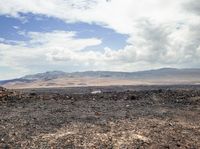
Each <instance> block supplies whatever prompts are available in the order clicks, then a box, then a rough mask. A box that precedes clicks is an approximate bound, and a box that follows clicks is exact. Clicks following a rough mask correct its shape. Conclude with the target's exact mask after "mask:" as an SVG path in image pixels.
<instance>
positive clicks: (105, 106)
mask: <svg viewBox="0 0 200 149" xmlns="http://www.w3.org/2000/svg"><path fill="white" fill-rule="evenodd" d="M199 88H200V87H199V86H184V87H180V86H179V87H176V86H167V87H165V86H160V87H158V86H157V87H149V86H148V87H143V86H140V87H127V86H126V87H99V88H95V87H93V88H92V87H89V88H68V89H66V88H62V89H37V90H36V89H34V90H33V89H29V90H6V89H4V88H0V148H20V149H21V148H43V149H45V148H68V149H71V148H72V149H78V148H80V149H81V148H85V149H93V148H99V149H111V148H114V149H118V148H121V149H132V148H133V149H134V148H152V149H154V148H155V149H156V148H172V149H174V148H181V149H182V148H191V149H197V148H200V141H199V140H200V116H199V115H200V89H199Z"/></svg>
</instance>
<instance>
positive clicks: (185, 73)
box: [0, 68, 200, 88]
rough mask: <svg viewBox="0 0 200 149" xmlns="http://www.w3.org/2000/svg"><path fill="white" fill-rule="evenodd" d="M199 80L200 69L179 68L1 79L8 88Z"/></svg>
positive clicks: (197, 81)
mask: <svg viewBox="0 0 200 149" xmlns="http://www.w3.org/2000/svg"><path fill="white" fill-rule="evenodd" d="M198 83H200V69H176V68H161V69H156V70H147V71H137V72H113V71H85V72H73V73H67V72H62V71H49V72H45V73H38V74H33V75H27V76H24V77H21V78H17V79H12V80H3V81H0V85H1V86H5V87H8V88H12V87H13V88H23V87H64V86H87V85H138V84H198Z"/></svg>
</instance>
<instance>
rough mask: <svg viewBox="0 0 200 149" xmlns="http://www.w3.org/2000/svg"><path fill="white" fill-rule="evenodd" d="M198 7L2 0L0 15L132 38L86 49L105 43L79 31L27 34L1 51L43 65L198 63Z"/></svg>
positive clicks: (174, 2)
mask: <svg viewBox="0 0 200 149" xmlns="http://www.w3.org/2000/svg"><path fill="white" fill-rule="evenodd" d="M199 5H200V1H198V0H140V1H139V2H138V1H137V0H111V1H106V0H105V1H104V0H67V1H66V0H48V2H47V1H44V0H29V1H21V0H1V1H0V14H1V15H9V16H12V17H17V18H23V14H21V13H33V14H38V15H45V16H48V17H56V18H59V19H61V20H63V21H65V22H68V23H69V22H73V23H76V22H86V23H95V24H98V25H101V26H103V27H107V28H111V29H113V30H115V31H116V32H118V33H121V34H127V35H128V36H129V38H128V40H127V46H125V47H124V48H123V49H119V50H117V51H115V50H112V49H109V48H106V49H104V50H103V49H102V51H101V52H97V51H84V49H85V48H86V47H88V46H94V45H99V44H101V40H99V39H96V38H90V39H79V38H75V36H76V33H75V32H64V31H63V32H62V31H54V32H50V33H35V32H28V33H26V36H29V37H30V38H31V40H30V41H29V42H25V43H17V45H15V46H13V45H9V44H8V43H7V44H3V45H1V49H5V48H6V46H8V48H7V49H9V50H7V51H6V52H1V53H2V54H3V55H7V57H10V60H11V59H12V60H14V61H15V59H16V57H20V58H18V60H16V63H18V62H19V59H23V60H25V59H26V58H27V60H25V61H27V63H28V60H30V61H35V60H37V61H39V60H41V61H44V60H45V62H44V64H43V65H44V66H45V65H49V64H52V63H54V64H55V65H56V66H58V65H59V66H62V67H63V68H64V67H66V66H67V65H69V66H75V65H76V66H77V67H78V68H79V69H80V70H81V69H82V70H85V69H99V70H101V69H102V70H103V69H104V70H123V71H134V70H142V69H150V68H156V67H166V66H168V67H170V66H171V67H198V66H199V65H200V60H199V56H200V52H199V51H200V50H199V47H200V27H199V26H200V13H199V9H198V6H199ZM23 34H24V35H25V33H24V32H23ZM113 42H114V41H113ZM14 49H15V50H14ZM0 51H2V50H0ZM4 51H5V50H4ZM27 51H28V53H29V54H27ZM23 63H24V62H21V63H20V65H23ZM66 63H67V64H66ZM57 64H58V65H57Z"/></svg>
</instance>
